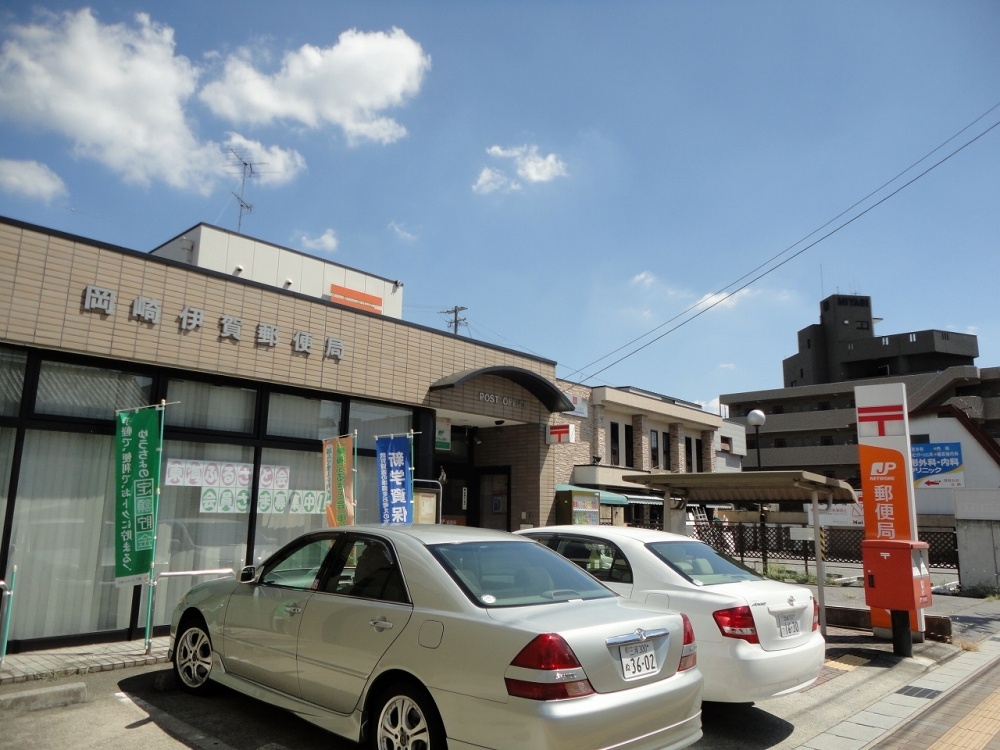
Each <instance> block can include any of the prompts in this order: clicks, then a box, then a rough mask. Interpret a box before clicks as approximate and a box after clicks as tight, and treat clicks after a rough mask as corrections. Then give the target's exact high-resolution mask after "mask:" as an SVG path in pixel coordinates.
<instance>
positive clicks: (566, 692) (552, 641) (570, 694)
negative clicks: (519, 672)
mask: <svg viewBox="0 0 1000 750" xmlns="http://www.w3.org/2000/svg"><path fill="white" fill-rule="evenodd" d="M510 665H511V666H512V667H519V668H521V669H530V670H534V671H535V672H536V673H537V674H536V675H535V677H536V679H515V678H513V677H505V678H504V682H505V683H506V684H507V694H508V695H512V696H514V697H516V698H528V699H529V700H534V701H554V700H561V699H564V698H579V697H581V696H584V695H590V694H591V693H593V692H594V688H593V686H592V685H591V684H590V680H588V679H587V675H586V673H585V672H584V671H583V667H581V666H580V661H579V659H577V658H576V654H574V653H573V649H571V648H570V647H569V644H568V643H566V641H565V640H564V639H563V637H562V636H560V635H557V634H555V633H547V634H544V635H539V636H535V638H534V639H533V640H532V641H531V643H529V644H528V645H527V646H525V647H524V648H523V649H521V653H519V654H518V655H517V656H516V657H514V661H512V662H511V663H510Z"/></svg>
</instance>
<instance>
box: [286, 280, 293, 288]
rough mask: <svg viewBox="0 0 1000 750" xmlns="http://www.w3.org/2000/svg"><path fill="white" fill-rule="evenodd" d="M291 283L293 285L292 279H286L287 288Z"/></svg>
mask: <svg viewBox="0 0 1000 750" xmlns="http://www.w3.org/2000/svg"><path fill="white" fill-rule="evenodd" d="M291 285H292V280H291V279H285V289H287V288H288V287H290V286H291Z"/></svg>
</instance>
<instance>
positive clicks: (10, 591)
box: [0, 565, 17, 667]
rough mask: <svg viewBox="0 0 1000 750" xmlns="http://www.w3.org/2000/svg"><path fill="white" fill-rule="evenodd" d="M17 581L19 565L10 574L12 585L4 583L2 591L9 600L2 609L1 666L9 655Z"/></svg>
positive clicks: (0, 634) (0, 632)
mask: <svg viewBox="0 0 1000 750" xmlns="http://www.w3.org/2000/svg"><path fill="white" fill-rule="evenodd" d="M16 582H17V566H16V565H15V566H14V567H13V569H12V571H11V574H10V586H8V585H7V584H5V583H4V589H5V590H4V591H2V592H0V594H2V595H3V598H4V599H6V600H7V602H6V605H5V606H3V607H2V609H0V611H2V612H3V627H2V628H0V667H3V660H4V659H5V658H6V657H7V636H8V635H9V633H10V619H11V616H12V614H13V612H14V584H15V583H16ZM0 583H3V581H0Z"/></svg>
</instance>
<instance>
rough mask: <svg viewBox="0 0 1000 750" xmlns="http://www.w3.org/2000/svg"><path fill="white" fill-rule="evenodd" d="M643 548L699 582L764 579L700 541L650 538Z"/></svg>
mask: <svg viewBox="0 0 1000 750" xmlns="http://www.w3.org/2000/svg"><path fill="white" fill-rule="evenodd" d="M646 549H648V550H649V551H650V552H652V553H653V554H654V555H656V556H657V557H658V558H660V559H661V560H663V562H665V563H666V564H667V565H669V566H670V567H671V568H673V569H674V570H676V571H677V572H678V573H680V574H681V575H683V576H684V577H685V578H687V579H689V580H691V581H694V582H695V583H697V584H698V585H700V586H709V585H711V584H717V583H733V582H735V581H760V580H763V579H762V578H761V576H760V575H759V574H758V573H757V572H756V571H755V570H753V569H751V568H748V567H747V566H745V565H743V564H742V563H740V562H739V561H737V560H734V559H733V558H731V557H729V556H728V555H725V554H722V553H721V552H717V551H716V550H715V549H713V548H712V547H709V546H708V545H707V544H702V543H701V542H695V541H691V542H651V543H650V544H647V545H646Z"/></svg>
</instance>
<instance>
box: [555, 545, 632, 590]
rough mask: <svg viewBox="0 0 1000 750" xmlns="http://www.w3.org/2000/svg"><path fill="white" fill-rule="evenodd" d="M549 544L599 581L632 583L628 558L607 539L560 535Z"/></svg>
mask: <svg viewBox="0 0 1000 750" xmlns="http://www.w3.org/2000/svg"><path fill="white" fill-rule="evenodd" d="M548 546H549V547H552V548H553V549H555V551H556V552H558V553H559V554H560V555H562V556H563V557H565V558H567V559H568V560H570V562H573V563H575V564H576V565H578V566H579V567H581V568H583V569H584V570H586V571H587V572H588V573H590V574H591V575H592V576H594V578H596V579H597V580H599V581H612V582H615V583H632V567H631V566H630V565H629V563H628V560H627V559H626V558H625V555H624V554H622V551H621V550H620V549H618V547H617V546H616V545H614V544H612V543H611V542H609V541H607V540H604V539H584V538H580V537H571V538H565V537H560V538H559V539H558V540H550V541H549V542H548Z"/></svg>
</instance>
